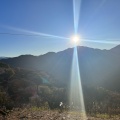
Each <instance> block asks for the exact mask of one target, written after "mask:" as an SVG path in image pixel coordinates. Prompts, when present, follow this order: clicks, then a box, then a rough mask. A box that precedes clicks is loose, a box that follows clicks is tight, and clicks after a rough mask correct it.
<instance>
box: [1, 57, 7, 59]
mask: <svg viewBox="0 0 120 120" xmlns="http://www.w3.org/2000/svg"><path fill="white" fill-rule="evenodd" d="M2 59H8V57H0V60H2Z"/></svg>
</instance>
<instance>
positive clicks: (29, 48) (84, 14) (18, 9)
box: [0, 0, 120, 57]
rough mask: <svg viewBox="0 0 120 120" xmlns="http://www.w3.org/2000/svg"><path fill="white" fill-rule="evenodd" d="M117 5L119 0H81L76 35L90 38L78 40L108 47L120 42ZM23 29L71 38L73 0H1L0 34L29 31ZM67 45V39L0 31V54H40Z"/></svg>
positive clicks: (83, 43)
mask: <svg viewBox="0 0 120 120" xmlns="http://www.w3.org/2000/svg"><path fill="white" fill-rule="evenodd" d="M119 6H120V0H82V3H81V8H80V13H79V26H78V34H79V35H80V36H81V38H87V39H90V41H91V42H85V41H83V42H81V45H82V46H83V45H84V46H88V47H93V48H100V49H110V48H112V47H114V46H116V45H117V44H118V43H119V42H120V41H119V39H120V7H119ZM25 30H27V31H30V34H31V31H34V32H40V33H45V34H52V35H56V36H62V37H67V38H68V37H70V36H71V35H73V34H74V19H73V1H72V0H0V33H14V34H29V32H27V33H26V32H25ZM92 39H93V40H95V41H98V40H99V41H102V42H103V43H97V42H93V40H92ZM116 40H117V41H118V43H117V44H116ZM104 41H108V42H109V41H112V42H113V43H115V44H108V43H104ZM69 47H72V44H70V41H69V40H66V39H59V38H50V37H43V36H24V35H5V34H0V56H9V57H12V56H18V55H21V54H33V55H40V54H44V53H46V52H49V51H55V52H57V51H61V50H64V49H67V48H69Z"/></svg>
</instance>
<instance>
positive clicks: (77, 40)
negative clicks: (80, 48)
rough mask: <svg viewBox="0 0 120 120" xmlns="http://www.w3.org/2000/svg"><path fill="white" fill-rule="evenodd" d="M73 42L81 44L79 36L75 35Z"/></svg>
mask: <svg viewBox="0 0 120 120" xmlns="http://www.w3.org/2000/svg"><path fill="white" fill-rule="evenodd" d="M71 41H72V43H73V44H75V45H78V44H79V42H80V37H79V35H73V36H72V38H71Z"/></svg>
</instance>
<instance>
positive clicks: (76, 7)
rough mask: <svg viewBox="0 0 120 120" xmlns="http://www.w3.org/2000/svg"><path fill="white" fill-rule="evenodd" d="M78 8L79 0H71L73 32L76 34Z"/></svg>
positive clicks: (79, 6) (79, 5)
mask: <svg viewBox="0 0 120 120" xmlns="http://www.w3.org/2000/svg"><path fill="white" fill-rule="evenodd" d="M80 8H81V0H73V15H74V32H75V34H77V32H78V24H79V17H80V16H79V15H80Z"/></svg>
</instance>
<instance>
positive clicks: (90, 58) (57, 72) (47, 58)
mask: <svg viewBox="0 0 120 120" xmlns="http://www.w3.org/2000/svg"><path fill="white" fill-rule="evenodd" d="M73 50H74V49H73V48H70V49H67V50H64V51H61V52H58V53H54V52H50V53H47V54H44V55H41V56H32V55H21V56H19V57H15V58H9V59H4V60H1V61H2V62H5V63H7V64H10V65H11V66H13V67H20V68H27V69H33V70H43V71H45V72H47V73H49V74H51V75H52V76H53V77H54V78H55V79H56V80H57V83H58V84H59V85H66V84H68V83H69V81H70V77H71V76H70V75H71V69H72V59H73V57H74V56H73ZM77 50H78V59H79V66H80V71H81V73H80V74H81V79H82V83H83V84H87V85H89V86H90V85H91V86H102V87H105V88H107V89H110V90H114V91H120V87H119V85H120V46H116V47H115V48H112V49H111V50H100V49H93V48H88V47H82V46H80V47H77Z"/></svg>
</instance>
